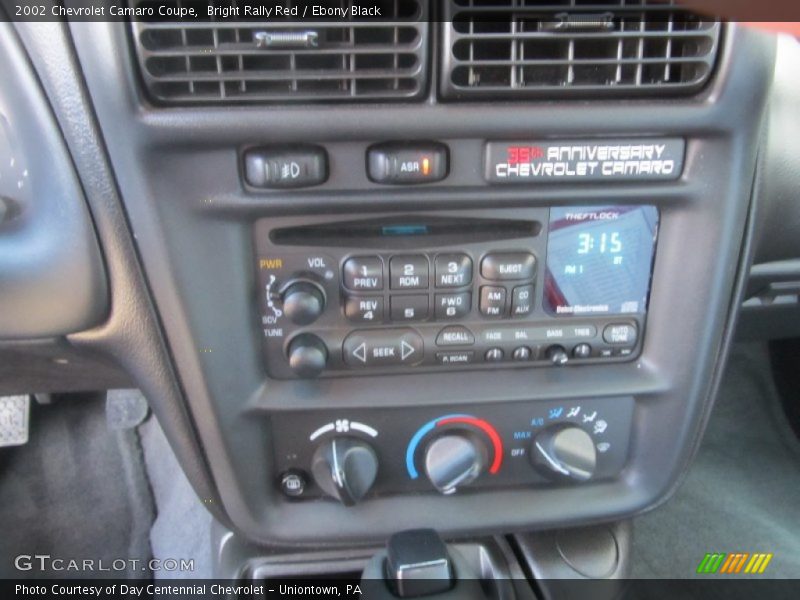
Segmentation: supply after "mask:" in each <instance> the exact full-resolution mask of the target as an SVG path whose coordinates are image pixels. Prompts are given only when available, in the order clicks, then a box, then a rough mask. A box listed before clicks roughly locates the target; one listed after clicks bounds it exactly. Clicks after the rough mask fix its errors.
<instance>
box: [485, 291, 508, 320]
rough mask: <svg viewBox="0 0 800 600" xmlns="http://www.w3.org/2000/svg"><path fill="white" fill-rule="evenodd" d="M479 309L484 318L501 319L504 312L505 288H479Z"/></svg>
mask: <svg viewBox="0 0 800 600" xmlns="http://www.w3.org/2000/svg"><path fill="white" fill-rule="evenodd" d="M480 308H481V314H482V315H483V316H484V317H502V316H503V315H504V314H505V312H506V288H504V287H498V286H492V285H484V286H483V287H481V300H480Z"/></svg>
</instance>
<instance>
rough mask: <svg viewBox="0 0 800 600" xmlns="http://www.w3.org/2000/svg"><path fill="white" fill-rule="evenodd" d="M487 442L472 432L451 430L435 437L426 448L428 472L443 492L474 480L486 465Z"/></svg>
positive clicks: (454, 489) (426, 471)
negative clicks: (469, 433)
mask: <svg viewBox="0 0 800 600" xmlns="http://www.w3.org/2000/svg"><path fill="white" fill-rule="evenodd" d="M486 462H487V451H486V447H485V446H484V444H483V443H482V442H481V441H480V440H479V439H477V438H476V437H473V436H471V435H467V434H461V433H449V434H446V435H442V436H440V437H438V438H436V439H434V440H433V441H432V442H431V443H430V444H428V447H427V449H426V450H425V473H426V474H427V475H428V479H430V481H431V483H432V484H433V487H435V488H436V489H437V490H439V491H440V492H441V493H442V494H452V493H453V492H455V491H456V489H457V488H458V487H459V486H463V485H468V484H469V483H471V482H472V481H474V480H475V479H476V478H477V477H478V476H479V475H480V474H481V473H483V471H484V470H485V468H486Z"/></svg>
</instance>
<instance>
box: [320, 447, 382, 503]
mask: <svg viewBox="0 0 800 600" xmlns="http://www.w3.org/2000/svg"><path fill="white" fill-rule="evenodd" d="M311 474H312V475H313V476H314V481H316V482H317V485H318V486H319V487H321V488H322V491H324V492H325V493H326V494H328V495H329V496H332V497H333V498H336V499H337V500H339V501H340V502H341V503H342V504H344V505H345V506H353V505H354V504H356V503H357V502H358V501H359V500H361V499H362V498H363V497H364V495H365V494H366V493H367V492H368V491H369V489H370V488H371V487H372V484H373V483H375V477H376V476H377V474H378V457H377V455H376V454H375V451H374V450H373V449H372V446H370V445H369V444H367V443H366V442H363V441H361V440H359V439H357V438H354V437H348V436H342V437H335V438H332V439H330V440H328V441H327V442H326V443H324V444H323V445H322V446H320V447H319V448H317V451H316V452H315V453H314V457H313V458H312V459H311Z"/></svg>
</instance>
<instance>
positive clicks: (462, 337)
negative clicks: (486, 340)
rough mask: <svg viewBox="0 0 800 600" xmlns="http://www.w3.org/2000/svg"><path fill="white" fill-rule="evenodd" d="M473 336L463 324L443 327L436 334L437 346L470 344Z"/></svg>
mask: <svg viewBox="0 0 800 600" xmlns="http://www.w3.org/2000/svg"><path fill="white" fill-rule="evenodd" d="M474 343H475V336H474V335H472V332H471V331H470V330H469V329H467V328H466V327H464V326H463V325H451V326H449V327H445V328H444V329H442V330H441V331H440V332H439V335H437V336H436V345H437V346H472V344H474Z"/></svg>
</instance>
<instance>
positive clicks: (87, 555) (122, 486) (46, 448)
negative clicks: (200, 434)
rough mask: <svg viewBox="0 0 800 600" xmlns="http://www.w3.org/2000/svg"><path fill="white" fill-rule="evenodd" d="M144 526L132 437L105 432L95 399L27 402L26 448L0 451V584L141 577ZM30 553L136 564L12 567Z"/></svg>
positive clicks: (144, 500)
mask: <svg viewBox="0 0 800 600" xmlns="http://www.w3.org/2000/svg"><path fill="white" fill-rule="evenodd" d="M152 521H153V507H152V499H151V496H150V491H149V487H148V485H147V479H146V475H145V472H144V463H143V461H142V456H141V447H140V446H139V442H138V436H137V435H136V433H135V432H134V431H133V430H125V431H112V430H111V429H109V428H108V426H107V424H106V416H105V401H104V397H103V396H102V395H89V394H80V395H74V396H63V397H57V399H56V401H54V402H53V404H51V405H46V406H39V405H37V404H36V403H33V405H32V407H31V430H30V441H29V442H28V444H27V445H25V446H19V447H15V448H2V449H0V532H1V533H0V578H5V577H18V578H40V577H56V576H57V577H91V576H97V577H103V576H115V575H116V576H120V575H121V576H125V577H149V576H150V574H149V572H147V570H146V562H147V561H148V560H149V558H150V543H149V539H148V534H149V532H150V525H151V523H152ZM36 554H40V555H49V556H50V557H52V558H53V559H55V558H60V559H65V560H66V561H69V560H70V559H77V560H81V561H82V560H83V559H90V560H94V561H95V563H94V564H95V567H96V568H97V566H98V564H99V563H98V561H100V560H102V561H103V562H104V564H105V565H106V566H107V567H109V566H110V565H111V564H112V561H114V560H117V559H124V560H127V561H130V560H137V561H139V563H138V567H137V566H136V564H134V563H130V562H128V563H127V564H125V565H123V564H122V563H117V565H118V566H124V570H122V571H118V572H116V573H114V572H98V571H94V572H86V571H84V572H80V571H75V570H54V569H52V568H46V569H44V570H43V571H42V570H39V569H38V568H35V569H32V570H28V571H18V570H16V569H15V568H14V559H15V557H17V556H19V555H36ZM68 566H69V563H68V562H65V563H63V564H58V563H56V564H55V567H56V569H58V568H59V567H64V568H66V567H68ZM143 566H144V568H145V571H144V572H143V571H142V568H143Z"/></svg>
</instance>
